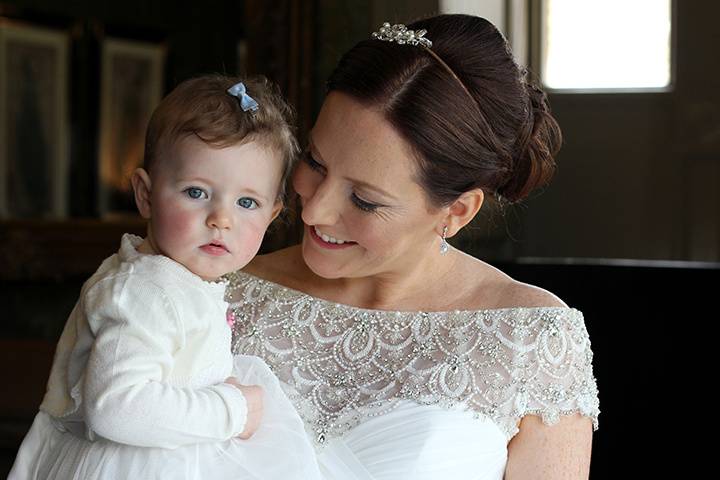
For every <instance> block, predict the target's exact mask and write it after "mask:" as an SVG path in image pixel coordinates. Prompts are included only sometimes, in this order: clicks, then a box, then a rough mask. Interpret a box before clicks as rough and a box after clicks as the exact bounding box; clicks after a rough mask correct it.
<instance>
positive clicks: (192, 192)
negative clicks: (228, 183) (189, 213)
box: [185, 187, 205, 200]
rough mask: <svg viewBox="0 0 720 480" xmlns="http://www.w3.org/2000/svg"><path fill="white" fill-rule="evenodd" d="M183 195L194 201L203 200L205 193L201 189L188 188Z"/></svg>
mask: <svg viewBox="0 0 720 480" xmlns="http://www.w3.org/2000/svg"><path fill="white" fill-rule="evenodd" d="M185 193H187V195H188V197H190V198H193V199H195V200H197V199H199V198H203V196H204V195H205V192H203V190H202V189H201V188H197V187H188V188H186V189H185Z"/></svg>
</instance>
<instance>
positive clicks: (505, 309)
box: [227, 270, 581, 315]
mask: <svg viewBox="0 0 720 480" xmlns="http://www.w3.org/2000/svg"><path fill="white" fill-rule="evenodd" d="M233 275H244V276H246V277H250V278H251V279H255V280H256V281H259V282H262V283H266V284H269V285H271V286H273V287H274V288H276V289H281V290H284V291H288V292H291V293H293V294H295V295H298V296H301V297H306V298H312V299H313V300H315V301H317V302H319V303H322V304H326V305H336V306H339V307H342V308H347V309H350V310H356V311H358V312H360V313H362V312H366V313H370V314H376V315H380V314H382V315H388V314H395V315H417V314H422V313H425V314H428V315H448V314H473V313H488V314H490V313H497V314H499V313H502V312H509V311H538V312H543V311H547V312H568V313H573V312H577V313H581V312H580V311H579V310H577V309H576V308H573V307H557V306H555V307H548V306H537V307H501V308H481V309H476V310H462V309H459V310H417V311H414V310H380V309H374V308H364V307H358V306H355V305H348V304H346V303H339V302H336V301H333V300H328V299H325V298H320V297H316V296H314V295H310V294H309V293H306V292H303V291H301V290H297V289H295V288H292V287H288V286H285V285H282V284H280V283H277V282H273V281H272V280H267V279H265V278H261V277H258V276H257V275H253V274H252V273H248V272H244V271H242V270H237V271H235V272H233V273H231V274H229V275H228V276H227V277H228V278H229V279H230V280H231V282H230V284H231V285H232V276H233Z"/></svg>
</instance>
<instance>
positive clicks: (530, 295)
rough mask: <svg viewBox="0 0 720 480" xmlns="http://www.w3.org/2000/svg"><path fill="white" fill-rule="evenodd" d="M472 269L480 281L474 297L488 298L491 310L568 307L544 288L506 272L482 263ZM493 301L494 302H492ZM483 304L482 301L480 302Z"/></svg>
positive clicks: (479, 262) (476, 286)
mask: <svg viewBox="0 0 720 480" xmlns="http://www.w3.org/2000/svg"><path fill="white" fill-rule="evenodd" d="M471 268H472V269H473V270H475V272H476V278H478V279H480V280H479V281H478V282H477V283H476V285H475V289H474V292H473V293H472V296H473V297H474V298H475V299H476V300H475V301H477V299H483V298H486V299H488V300H489V303H491V305H483V306H487V307H489V308H515V307H567V304H565V302H563V301H562V300H561V299H560V298H559V297H558V296H557V295H555V294H553V293H552V292H549V291H547V290H545V289H543V288H540V287H538V286H535V285H530V284H528V283H524V282H520V281H518V280H515V279H514V278H512V277H511V276H509V275H508V274H506V273H505V272H503V271H501V270H499V269H498V268H496V267H494V266H492V265H489V264H487V263H485V262H482V261H479V260H478V261H477V263H474V264H473V265H472V266H471ZM490 299H492V300H490ZM480 301H481V302H482V300H480Z"/></svg>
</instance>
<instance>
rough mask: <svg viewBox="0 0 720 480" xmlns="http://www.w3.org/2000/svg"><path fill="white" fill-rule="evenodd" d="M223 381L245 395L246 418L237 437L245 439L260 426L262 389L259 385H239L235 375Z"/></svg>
mask: <svg viewBox="0 0 720 480" xmlns="http://www.w3.org/2000/svg"><path fill="white" fill-rule="evenodd" d="M225 383H229V384H230V385H233V386H235V387H237V388H238V389H239V390H240V391H241V392H242V394H243V396H244V397H245V402H246V403H247V419H246V420H245V430H243V431H242V433H240V435H238V437H239V438H241V439H243V440H247V439H248V438H250V437H251V436H252V435H253V434H254V433H255V432H256V431H257V429H258V427H259V426H260V420H261V419H262V414H263V389H262V387H260V386H259V385H240V383H239V382H238V380H237V378H235V377H228V378H226V379H225Z"/></svg>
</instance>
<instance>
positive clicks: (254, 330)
mask: <svg viewBox="0 0 720 480" xmlns="http://www.w3.org/2000/svg"><path fill="white" fill-rule="evenodd" d="M228 279H229V282H230V283H229V288H228V291H227V300H228V302H229V303H230V308H231V310H232V312H233V314H234V318H235V323H234V326H233V343H232V348H233V353H235V354H247V355H257V356H259V357H261V358H263V359H264V360H265V361H266V362H267V363H268V365H269V366H270V367H271V369H272V370H273V371H274V373H275V374H276V375H277V376H278V377H279V379H280V382H281V385H282V386H283V389H284V391H285V392H286V393H287V395H288V397H289V398H290V400H291V401H292V402H293V404H294V405H295V406H296V408H297V409H298V412H299V413H300V415H301V417H302V418H303V420H304V421H305V423H306V426H307V427H308V428H309V429H310V430H311V431H312V432H313V433H314V437H315V440H316V441H317V443H318V444H319V445H322V444H323V443H325V442H326V441H327V439H328V438H330V437H334V436H341V435H342V434H343V433H345V432H346V431H348V430H350V429H351V428H353V427H355V426H356V425H358V424H359V423H360V422H362V421H364V420H367V419H369V418H372V417H376V416H379V415H383V414H386V413H388V412H389V411H391V410H393V409H394V408H396V407H397V406H398V402H399V401H401V400H411V401H415V402H417V403H420V404H427V405H439V406H442V407H444V408H452V409H457V408H459V409H463V410H471V411H472V412H473V413H474V414H475V415H474V416H475V417H476V418H489V419H492V420H493V421H494V422H495V423H496V424H497V425H498V427H499V428H500V429H501V430H502V431H503V432H504V433H505V434H506V436H507V438H508V440H509V439H510V438H512V437H513V436H514V435H515V433H517V431H518V428H517V425H518V422H519V420H520V419H521V418H522V417H523V416H524V415H527V414H535V415H538V416H540V417H541V418H542V420H543V422H544V423H546V424H548V425H553V424H555V423H557V422H558V421H559V419H560V416H561V415H569V414H572V413H576V412H579V413H581V414H582V415H585V416H589V417H590V418H591V419H592V422H593V427H594V429H597V428H598V415H599V413H600V410H599V400H598V391H597V384H596V380H595V378H594V376H593V372H592V358H593V354H592V350H591V344H590V340H589V337H588V334H587V330H586V328H585V323H584V319H583V316H582V313H581V312H579V311H577V310H575V309H571V308H562V307H537V308H509V309H497V310H478V311H451V312H396V311H380V310H370V309H362V308H357V307H351V306H347V305H341V304H337V303H333V302H330V301H326V300H321V299H318V298H315V297H312V296H309V295H307V294H304V293H302V292H298V291H295V290H292V289H289V288H285V287H283V286H281V285H278V284H275V283H272V282H269V281H265V280H262V279H260V278H257V277H254V276H252V275H248V274H245V273H243V272H237V273H234V274H232V275H230V276H228Z"/></svg>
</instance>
